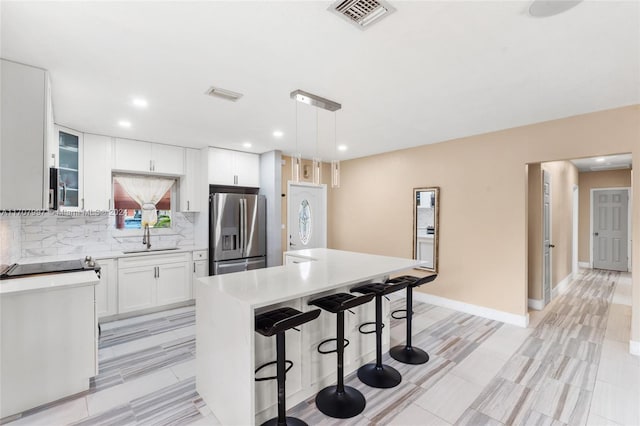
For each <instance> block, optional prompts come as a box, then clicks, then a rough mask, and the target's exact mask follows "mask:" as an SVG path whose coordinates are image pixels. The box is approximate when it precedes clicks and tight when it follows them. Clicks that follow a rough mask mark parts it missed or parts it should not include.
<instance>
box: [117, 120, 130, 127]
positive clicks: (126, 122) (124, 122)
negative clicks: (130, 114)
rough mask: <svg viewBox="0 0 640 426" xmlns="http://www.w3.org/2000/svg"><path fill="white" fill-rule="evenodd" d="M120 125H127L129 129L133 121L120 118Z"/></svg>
mask: <svg viewBox="0 0 640 426" xmlns="http://www.w3.org/2000/svg"><path fill="white" fill-rule="evenodd" d="M118 126H120V127H126V128H127V129H128V128H129V127H131V122H130V121H127V120H120V121H118Z"/></svg>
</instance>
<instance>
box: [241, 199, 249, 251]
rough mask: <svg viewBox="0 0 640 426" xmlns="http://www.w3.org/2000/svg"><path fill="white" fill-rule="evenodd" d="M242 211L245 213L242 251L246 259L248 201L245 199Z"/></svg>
mask: <svg viewBox="0 0 640 426" xmlns="http://www.w3.org/2000/svg"><path fill="white" fill-rule="evenodd" d="M242 204H243V207H242V211H243V213H244V214H243V218H242V220H243V221H244V223H243V227H244V241H243V242H242V251H243V255H244V256H245V257H246V256H247V238H248V236H247V200H246V199H245V198H243V199H242Z"/></svg>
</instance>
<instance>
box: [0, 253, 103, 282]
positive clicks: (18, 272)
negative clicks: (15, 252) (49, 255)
mask: <svg viewBox="0 0 640 426" xmlns="http://www.w3.org/2000/svg"><path fill="white" fill-rule="evenodd" d="M92 270H93V271H99V270H100V265H98V264H97V263H96V262H95V261H93V260H92V259H91V258H88V259H85V260H80V259H78V260H64V261H59V262H43V263H27V264H23V265H20V264H17V263H14V264H13V265H11V266H10V267H9V268H8V269H7V270H6V271H5V272H4V273H2V275H0V280H5V279H9V278H19V277H28V276H31V275H40V274H53V273H63V272H82V271H92Z"/></svg>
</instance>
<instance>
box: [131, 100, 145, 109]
mask: <svg viewBox="0 0 640 426" xmlns="http://www.w3.org/2000/svg"><path fill="white" fill-rule="evenodd" d="M131 103H132V104H133V106H135V107H138V108H146V107H148V106H149V102H147V100H146V99H142V98H133V100H132V101H131Z"/></svg>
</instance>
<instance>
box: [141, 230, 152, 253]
mask: <svg viewBox="0 0 640 426" xmlns="http://www.w3.org/2000/svg"><path fill="white" fill-rule="evenodd" d="M142 244H146V245H147V250H149V249H150V248H151V231H150V230H149V225H148V224H147V225H145V226H144V233H143V234H142Z"/></svg>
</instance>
